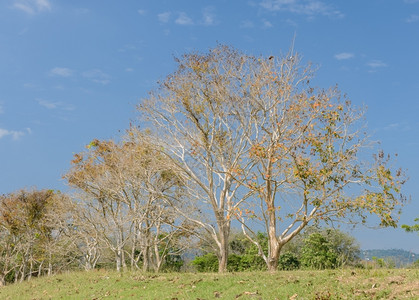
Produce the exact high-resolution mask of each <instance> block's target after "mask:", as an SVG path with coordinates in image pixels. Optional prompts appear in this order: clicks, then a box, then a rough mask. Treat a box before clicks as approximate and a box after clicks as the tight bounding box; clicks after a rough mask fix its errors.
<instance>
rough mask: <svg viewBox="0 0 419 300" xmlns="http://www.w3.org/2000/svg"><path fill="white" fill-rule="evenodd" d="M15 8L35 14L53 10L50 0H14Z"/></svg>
mask: <svg viewBox="0 0 419 300" xmlns="http://www.w3.org/2000/svg"><path fill="white" fill-rule="evenodd" d="M13 8H15V9H18V10H21V11H23V12H25V13H27V14H31V15H33V14H36V13H40V12H44V11H51V3H50V2H49V0H14V3H13Z"/></svg>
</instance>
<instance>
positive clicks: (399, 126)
mask: <svg viewBox="0 0 419 300" xmlns="http://www.w3.org/2000/svg"><path fill="white" fill-rule="evenodd" d="M383 129H384V130H397V131H409V130H411V129H412V127H411V126H410V125H409V124H408V123H407V122H400V123H392V124H389V125H387V126H386V127H384V128H383Z"/></svg>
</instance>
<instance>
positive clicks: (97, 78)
mask: <svg viewBox="0 0 419 300" xmlns="http://www.w3.org/2000/svg"><path fill="white" fill-rule="evenodd" d="M82 75H83V77H84V78H87V79H89V80H91V81H93V82H96V83H100V84H103V85H105V84H108V83H110V82H111V80H110V79H111V76H109V75H108V74H106V73H105V72H103V71H102V70H100V69H92V70H88V71H85V72H83V74H82Z"/></svg>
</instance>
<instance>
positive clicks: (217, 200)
mask: <svg viewBox="0 0 419 300" xmlns="http://www.w3.org/2000/svg"><path fill="white" fill-rule="evenodd" d="M177 63H178V69H177V71H176V72H174V73H173V74H171V75H169V76H168V77H167V78H166V80H164V81H163V82H162V83H160V88H159V89H158V90H157V91H156V92H154V93H151V94H150V97H149V98H148V99H145V100H144V101H143V102H142V103H141V104H140V105H139V110H140V111H141V112H142V113H143V116H144V118H143V119H142V120H143V121H149V122H150V125H151V128H153V129H151V131H153V133H154V136H155V141H154V143H155V144H157V145H159V146H160V148H161V149H160V150H161V151H162V153H164V154H165V155H166V156H167V159H168V160H170V161H171V163H173V164H175V165H176V166H177V168H178V170H179V171H181V173H180V174H181V176H182V177H183V179H184V181H185V183H187V186H188V188H189V192H190V197H191V198H193V199H195V203H193V204H192V202H191V204H190V205H191V207H190V209H188V211H187V212H185V211H179V213H180V214H183V215H184V216H185V217H186V218H188V219H189V221H190V222H193V223H195V224H196V225H198V226H200V227H201V228H203V229H204V230H205V231H206V232H207V233H208V234H209V236H211V239H212V244H213V245H214V250H215V252H216V254H217V256H218V260H219V271H220V272H224V271H226V268H227V257H228V238H229V234H230V227H231V217H232V212H233V211H234V210H235V208H236V207H238V206H239V204H240V202H241V201H242V200H243V195H242V196H241V197H238V195H237V192H238V190H239V188H240V186H241V183H240V182H239V181H237V180H234V177H233V173H234V174H235V175H236V176H238V175H240V176H242V175H244V174H239V173H243V172H245V170H246V169H247V167H246V165H247V162H245V161H243V158H244V156H245V153H246V152H247V151H248V148H249V147H248V141H247V137H248V136H250V135H251V133H250V132H251V123H250V121H251V119H249V118H248V116H249V115H251V114H252V111H251V110H250V109H251V107H250V106H249V105H248V104H249V99H248V98H249V93H248V90H249V87H250V85H251V80H252V74H250V73H251V72H252V65H253V64H255V63H256V62H255V61H254V58H251V57H248V56H246V55H244V54H241V53H239V52H237V51H235V50H234V49H232V48H229V47H224V46H220V47H217V48H215V49H212V50H211V51H210V53H208V54H202V55H201V54H197V53H191V54H186V55H184V56H183V57H181V58H180V59H178V60H177ZM192 207H195V208H198V209H201V210H203V211H208V210H209V211H211V212H212V213H211V214H212V215H209V214H205V215H202V214H201V215H199V214H198V217H197V216H196V215H194V214H192V213H191V212H192V211H194V209H192Z"/></svg>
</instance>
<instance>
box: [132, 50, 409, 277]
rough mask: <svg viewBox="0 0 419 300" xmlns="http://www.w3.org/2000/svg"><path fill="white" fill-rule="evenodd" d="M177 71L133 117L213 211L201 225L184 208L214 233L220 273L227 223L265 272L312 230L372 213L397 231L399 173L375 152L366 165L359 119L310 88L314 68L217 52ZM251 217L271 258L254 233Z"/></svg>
mask: <svg viewBox="0 0 419 300" xmlns="http://www.w3.org/2000/svg"><path fill="white" fill-rule="evenodd" d="M177 63H178V68H177V70H176V71H175V72H174V73H172V74H170V75H169V76H168V77H167V78H166V79H165V80H164V81H163V82H161V83H160V86H159V88H158V89H157V90H156V91H154V92H152V93H150V96H149V97H148V98H147V99H145V100H143V101H142V103H141V104H140V105H139V110H140V112H141V113H142V119H141V120H142V121H143V122H144V123H145V124H150V130H151V131H152V132H153V135H154V137H155V142H154V143H155V144H157V145H160V147H161V149H160V150H161V152H162V153H163V154H164V155H166V156H167V158H168V160H170V161H171V162H172V163H174V164H175V165H176V166H177V167H178V169H179V170H180V171H181V175H182V177H183V178H184V180H185V182H186V183H187V184H188V187H189V191H190V195H192V196H193V197H195V200H196V202H195V203H194V204H193V205H194V207H197V208H201V209H202V210H203V211H206V212H207V211H210V212H211V213H210V214H209V213H208V214H205V215H204V216H201V217H200V218H197V217H194V216H193V215H191V214H186V213H185V212H182V211H180V213H183V214H184V215H185V217H187V218H188V219H189V220H190V221H191V222H194V223H195V224H197V225H199V226H201V227H202V228H204V229H205V230H206V231H207V232H208V233H209V234H210V236H211V237H212V241H213V244H214V246H215V248H216V249H215V250H216V254H217V256H218V259H219V271H220V272H223V271H225V270H226V266H227V257H228V245H227V243H228V236H229V234H230V227H231V222H232V219H233V218H236V219H237V220H239V221H240V222H241V223H242V228H243V231H244V233H245V234H246V235H247V236H248V238H250V239H251V240H252V241H253V242H254V243H255V244H256V245H257V246H258V247H259V250H260V251H259V252H260V255H261V256H262V257H263V258H264V259H265V261H266V263H267V266H268V268H269V269H270V270H275V269H276V267H277V264H278V258H279V254H280V251H281V248H282V246H283V245H284V244H286V243H287V242H288V241H290V240H291V239H292V238H293V237H295V236H296V235H297V234H298V233H299V232H300V231H301V230H302V229H303V228H304V227H305V226H306V225H307V224H308V223H309V222H313V221H316V220H317V221H320V220H334V219H338V220H342V219H343V218H345V217H348V216H350V215H351V216H352V215H355V216H359V217H360V218H361V219H362V220H364V219H365V218H366V216H367V215H368V214H369V213H371V214H375V215H377V216H378V217H379V218H380V219H381V221H382V224H383V225H384V226H387V225H391V226H393V225H394V224H395V222H396V221H395V219H394V218H393V216H392V214H393V213H394V211H395V209H396V208H397V206H398V205H399V204H402V202H403V200H404V198H403V197H399V196H398V195H397V194H398V193H399V191H400V186H401V185H402V184H403V183H404V175H403V172H401V171H400V170H399V171H396V172H393V171H394V170H392V169H391V168H390V166H389V163H390V160H389V159H386V158H385V157H384V155H383V154H381V153H380V154H377V157H376V160H375V161H373V162H372V163H370V164H369V163H368V161H367V160H365V156H363V155H362V154H361V153H360V152H361V150H364V149H365V148H366V147H367V146H370V142H369V140H368V137H367V136H366V135H364V134H363V133H362V130H363V129H364V128H363V127H362V122H359V121H360V120H361V119H362V111H357V110H355V109H354V108H353V107H352V106H351V104H350V102H349V101H346V100H345V99H343V100H341V97H340V96H339V92H338V90H337V89H330V90H318V89H314V88H312V87H310V86H309V83H310V79H311V78H312V75H313V70H312V68H311V66H302V65H301V63H300V60H299V57H298V55H296V54H294V53H289V54H288V55H286V56H285V57H284V58H276V57H273V56H270V57H269V58H266V57H263V56H261V57H255V56H249V55H245V54H243V53H240V52H239V51H237V50H235V49H233V48H231V47H227V46H222V45H220V46H218V47H216V48H214V49H211V50H210V52H209V53H208V54H199V53H190V54H186V55H184V56H182V57H181V58H180V59H177ZM250 197H252V198H250ZM191 205H192V204H191ZM190 211H192V210H191V209H190V210H188V212H190ZM258 220H260V222H261V223H262V224H263V225H264V226H265V227H266V231H267V234H268V237H269V251H268V253H264V252H263V249H262V247H260V245H259V244H258V242H257V240H256V239H255V238H254V237H253V236H252V228H254V227H253V226H251V225H250V224H251V222H253V221H258ZM286 221H289V222H288V223H286ZM280 227H281V229H280Z"/></svg>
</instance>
